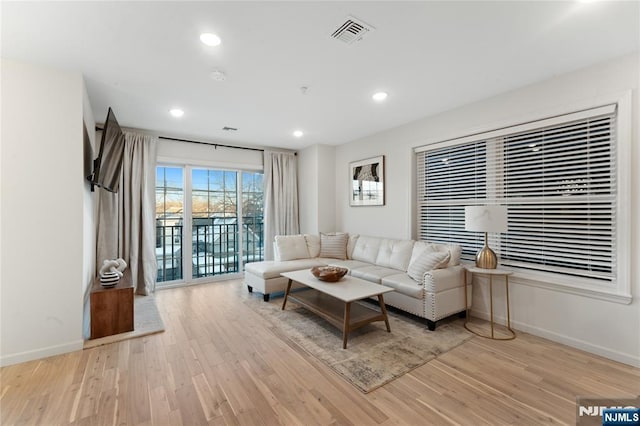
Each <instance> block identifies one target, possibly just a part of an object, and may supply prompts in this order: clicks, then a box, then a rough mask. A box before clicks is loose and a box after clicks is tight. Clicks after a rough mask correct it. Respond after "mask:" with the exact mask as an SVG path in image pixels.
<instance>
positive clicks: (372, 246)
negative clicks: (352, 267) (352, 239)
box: [352, 235, 382, 264]
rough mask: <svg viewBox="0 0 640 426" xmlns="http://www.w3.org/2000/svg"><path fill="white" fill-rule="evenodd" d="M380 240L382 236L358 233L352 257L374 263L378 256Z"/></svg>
mask: <svg viewBox="0 0 640 426" xmlns="http://www.w3.org/2000/svg"><path fill="white" fill-rule="evenodd" d="M381 240H382V238H376V237H365V236H364V235H360V236H359V237H358V240H357V241H356V244H355V246H354V247H353V255H352V259H354V260H360V261H362V262H367V263H371V264H375V263H376V259H377V258H378V250H379V249H380V241H381Z"/></svg>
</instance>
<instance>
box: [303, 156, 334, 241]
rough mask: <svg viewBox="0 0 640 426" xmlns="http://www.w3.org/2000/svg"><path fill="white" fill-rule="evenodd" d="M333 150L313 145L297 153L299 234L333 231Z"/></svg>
mask: <svg viewBox="0 0 640 426" xmlns="http://www.w3.org/2000/svg"><path fill="white" fill-rule="evenodd" d="M334 189H335V147H333V146H329V145H312V146H310V147H307V148H305V149H303V150H301V151H298V201H299V205H300V208H299V211H300V232H302V233H307V234H318V233H319V232H332V231H335V230H336V222H335V217H336V214H335V212H336V199H335V194H334Z"/></svg>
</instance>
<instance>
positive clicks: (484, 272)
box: [464, 266, 516, 340]
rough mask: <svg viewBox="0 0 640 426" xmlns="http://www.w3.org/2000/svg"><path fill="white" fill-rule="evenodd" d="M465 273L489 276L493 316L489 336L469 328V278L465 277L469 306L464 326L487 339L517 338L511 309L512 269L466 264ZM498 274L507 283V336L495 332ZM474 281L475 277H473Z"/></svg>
mask: <svg viewBox="0 0 640 426" xmlns="http://www.w3.org/2000/svg"><path fill="white" fill-rule="evenodd" d="M464 268H465V270H466V271H465V274H466V273H467V272H471V274H472V275H473V274H475V275H485V276H488V277H489V304H490V310H491V316H490V319H491V320H490V324H491V335H490V336H487V335H485V334H482V333H479V332H478V331H475V330H473V329H471V328H469V326H468V325H467V324H468V322H469V305H468V303H467V279H466V277H465V280H464V297H465V301H464V302H465V306H466V307H467V316H466V319H465V321H464V328H466V329H467V330H469V331H470V332H472V333H473V334H475V335H477V336H480V337H485V338H487V339H493V340H512V339H515V338H516V332H515V331H513V330H512V329H511V312H510V311H509V275H511V274H512V272H511V271H505V270H504V269H482V268H477V267H475V266H465V267H464ZM495 276H498V277H504V285H505V290H506V299H507V330H508V331H509V333H510V335H509V336H507V337H496V336H495V334H494V325H495V323H494V321H493V277H495ZM472 282H473V279H472Z"/></svg>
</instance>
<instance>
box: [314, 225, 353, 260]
mask: <svg viewBox="0 0 640 426" xmlns="http://www.w3.org/2000/svg"><path fill="white" fill-rule="evenodd" d="M348 239H349V234H345V233H342V232H336V233H331V234H325V233H321V234H320V257H329V258H332V259H342V260H345V259H346V258H347V240H348Z"/></svg>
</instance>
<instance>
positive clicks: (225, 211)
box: [156, 166, 264, 282]
mask: <svg viewBox="0 0 640 426" xmlns="http://www.w3.org/2000/svg"><path fill="white" fill-rule="evenodd" d="M175 170H180V171H183V172H184V173H183V174H181V175H180V178H181V180H182V176H184V190H182V191H181V192H180V193H179V195H177V196H182V197H183V200H184V209H180V216H179V218H177V219H175V224H173V226H175V227H178V228H179V229H176V230H173V229H172V228H169V225H170V223H169V221H167V220H166V219H160V218H164V217H166V216H167V212H166V211H165V210H163V209H164V207H163V206H164V205H166V204H167V202H166V198H167V197H166V196H162V194H165V193H167V192H168V191H169V189H168V187H167V184H166V183H165V181H166V179H165V181H163V180H162V179H161V178H162V177H163V176H166V175H167V174H171V173H174V174H175V173H176V172H175ZM177 176H178V175H177V174H176V179H177ZM262 182H263V180H262V173H257V172H246V171H235V170H218V169H210V168H201V167H189V166H186V167H183V168H173V167H162V166H161V167H158V181H157V185H156V217H157V218H158V219H157V220H158V227H157V235H158V249H157V257H158V282H166V281H180V280H183V281H185V282H190V281H193V280H199V279H204V278H206V277H213V276H218V275H228V274H237V273H240V272H241V271H242V267H243V264H244V263H246V262H253V261H259V260H262V259H263V253H264V242H263V222H262V219H263V183H262ZM174 186H175V185H174ZM174 192H175V191H174ZM176 194H178V193H176ZM185 217H186V218H189V220H185V221H184V229H183V227H182V225H183V219H184V218H185ZM171 232H174V233H177V232H179V233H180V238H179V240H180V244H179V245H178V243H177V242H173V245H170V244H169V243H170V241H169V239H168V238H167V237H166V236H165V235H167V234H168V233H171ZM172 235H173V234H172ZM182 235H184V236H185V237H186V236H188V235H190V236H191V245H190V247H189V246H188V244H184V245H183V244H182V241H183V239H182ZM186 240H187V241H188V240H189V239H188V238H186ZM171 241H174V240H171ZM175 241H178V239H175ZM171 253H175V254H174V257H171V256H169V254H171ZM177 257H180V258H181V261H182V262H181V263H180V273H179V274H178V273H174V274H169V273H167V272H166V269H167V267H166V266H164V265H165V264H167V261H168V260H172V261H174V260H175V259H174V258H177ZM182 266H184V267H182ZM163 268H164V270H163Z"/></svg>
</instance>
